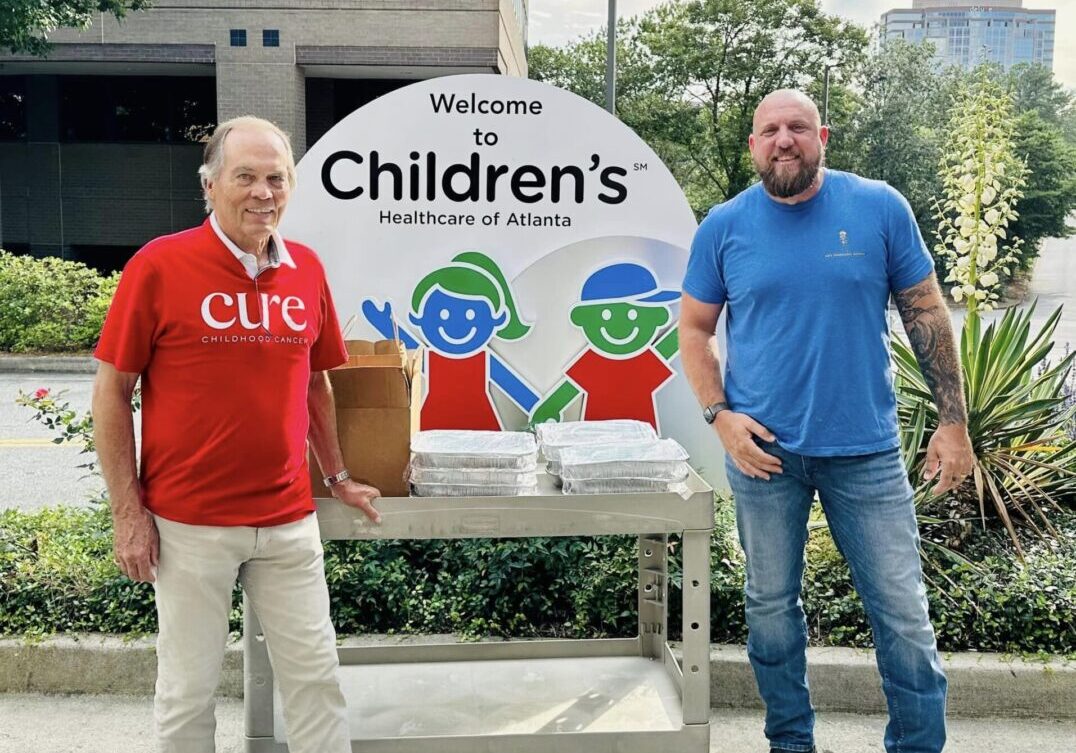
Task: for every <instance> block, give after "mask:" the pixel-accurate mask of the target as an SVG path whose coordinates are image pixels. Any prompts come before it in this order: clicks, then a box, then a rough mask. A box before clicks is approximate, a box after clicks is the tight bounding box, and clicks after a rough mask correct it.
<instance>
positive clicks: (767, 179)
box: [758, 154, 823, 199]
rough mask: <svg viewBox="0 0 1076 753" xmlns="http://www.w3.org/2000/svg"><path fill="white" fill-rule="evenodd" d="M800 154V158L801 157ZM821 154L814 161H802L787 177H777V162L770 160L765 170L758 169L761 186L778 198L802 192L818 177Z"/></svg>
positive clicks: (821, 159) (786, 197) (789, 196)
mask: <svg viewBox="0 0 1076 753" xmlns="http://www.w3.org/2000/svg"><path fill="white" fill-rule="evenodd" d="M802 158H803V157H802V155H801V156H800V159H802ZM822 161H823V156H822V155H821V154H819V156H818V159H816V160H815V161H814V162H803V163H802V167H800V169H799V170H797V171H796V172H795V173H793V174H792V175H790V176H788V177H784V178H782V177H779V176H778V174H777V163H776V162H771V163H770V166H769V167H767V168H766V169H765V170H760V171H759V173H758V177H760V178H761V179H762V186H763V187H764V188H765V189H766V193H768V194H770V195H771V196H776V197H777V198H779V199H788V198H791V197H793V196H796V195H798V194H801V193H803V192H804V191H806V190H807V189H808V188H810V187H811V185H812V184H813V183H814V182H815V179H816V178H818V170H819V168H821V167H822Z"/></svg>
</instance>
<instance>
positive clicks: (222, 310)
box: [202, 293, 306, 332]
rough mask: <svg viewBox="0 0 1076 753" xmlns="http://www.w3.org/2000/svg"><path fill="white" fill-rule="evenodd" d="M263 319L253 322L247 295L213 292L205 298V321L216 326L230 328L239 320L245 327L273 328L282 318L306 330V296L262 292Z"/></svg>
mask: <svg viewBox="0 0 1076 753" xmlns="http://www.w3.org/2000/svg"><path fill="white" fill-rule="evenodd" d="M259 297H260V299H261V310H260V312H259V315H260V318H259V319H258V321H251V319H250V310H249V309H248V307H247V294H246V293H236V294H235V295H231V294H230V293H210V294H209V295H207V296H206V297H205V298H203V299H202V321H204V322H205V323H206V324H207V325H209V326H210V327H212V328H213V329H228V328H230V327H232V326H234V325H235V323H236V321H238V322H239V324H240V326H242V327H243V329H258V328H259V327H265V328H266V329H271V328H272V324H273V322H274V321H275V320H276V319H277V317H279V319H280V320H281V321H283V322H284V324H286V325H287V326H288V329H290V330H293V331H295V332H302V331H303V330H305V329H306V316H305V315H303V312H305V311H306V304H305V303H304V302H303V299H302V298H299V297H298V296H294V295H289V296H285V297H284V298H281V297H280V296H279V295H269V294H268V293H262V294H261V295H260V296H259Z"/></svg>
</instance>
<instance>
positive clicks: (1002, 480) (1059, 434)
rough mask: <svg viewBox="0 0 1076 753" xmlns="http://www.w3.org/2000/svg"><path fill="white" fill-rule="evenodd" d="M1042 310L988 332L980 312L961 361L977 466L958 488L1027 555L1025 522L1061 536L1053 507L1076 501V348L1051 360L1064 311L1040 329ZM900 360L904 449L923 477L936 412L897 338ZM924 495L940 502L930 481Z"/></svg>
mask: <svg viewBox="0 0 1076 753" xmlns="http://www.w3.org/2000/svg"><path fill="white" fill-rule="evenodd" d="M1034 308H1035V307H1034V306H1031V307H1030V308H1029V309H1027V310H1017V309H1015V308H1013V309H1009V310H1008V311H1006V312H1005V315H1004V316H1003V317H1002V318H1001V319H1000V320H999V321H996V322H993V323H992V324H990V325H989V326H987V327H986V329H985V330H983V329H982V326H981V322H980V320H979V317H978V316H977V315H975V314H974V313H972V314H969V316H968V319H967V320H966V322H965V326H964V328H963V330H962V336H961V342H960V359H961V363H962V366H963V371H964V395H965V398H966V400H967V404H968V434H969V435H970V436H971V441H972V447H973V448H974V450H975V457H976V463H975V468H974V470H973V472H972V477H971V478H970V479H969V481H968V482H966V483H965V485H964V486H962V487H961V488H959V489H957V490H954V492H951V493H953V494H956V495H958V498H960V499H961V500H963V501H967V502H972V503H973V504H974V505H975V506H976V507H977V512H978V517H979V518H980V519H981V520H982V521H983V522H984V523H985V521H986V518H987V517H988V515H989V516H996V517H997V518H998V519H999V520H1000V521H1001V522H1002V524H1004V526H1005V528H1006V530H1007V531H1008V532H1009V536H1010V537H1011V538H1012V540H1013V544H1014V545H1015V547H1016V549H1017V551H1018V552H1019V553H1020V554H1021V556H1023V549H1022V547H1021V545H1020V540H1019V536H1018V535H1017V526H1023V527H1026V528H1028V529H1030V530H1031V531H1034V532H1035V533H1037V534H1039V535H1040V536H1043V537H1048V536H1050V535H1051V534H1054V533H1056V531H1055V530H1054V527H1053V525H1052V524H1051V523H1050V516H1049V512H1050V510H1051V509H1060V507H1061V506H1062V505H1067V506H1069V507H1072V506H1073V505H1076V441H1074V440H1073V439H1072V438H1071V437H1069V436H1068V435H1067V433H1066V432H1065V426H1066V425H1067V424H1068V423H1069V422H1070V421H1071V420H1072V418H1073V414H1074V411H1076V408H1074V407H1073V406H1071V405H1068V404H1067V400H1066V393H1065V383H1066V380H1067V379H1068V377H1069V373H1070V371H1071V368H1072V361H1073V357H1074V356H1076V353H1073V354H1069V355H1067V356H1065V357H1063V358H1061V359H1060V360H1059V361H1058V362H1057V363H1056V364H1052V363H1050V362H1049V361H1048V360H1047V359H1048V356H1049V354H1050V351H1051V349H1052V348H1053V335H1054V330H1055V328H1056V326H1057V322H1058V320H1059V318H1060V317H1061V309H1060V308H1059V309H1058V310H1057V311H1055V312H1054V313H1053V314H1052V315H1051V316H1050V318H1049V319H1048V320H1047V321H1046V323H1045V324H1044V325H1043V327H1042V328H1041V329H1040V330H1039V331H1038V332H1037V333H1035V334H1032V333H1031V318H1032V314H1033V312H1034ZM893 357H894V361H895V363H896V369H897V375H896V387H897V411H898V414H899V417H900V421H901V425H902V426H903V427H905V428H904V432H903V435H902V445H903V449H904V451H905V459H906V462H907V464H908V467H909V473H910V475H911V478H912V479H916V480H918V479H920V478H921V475H922V467H923V462H924V460H925V457H926V439H927V438H928V437H929V435H930V434H931V433H932V432H933V430H934V429H935V428H936V427H937V425H938V415H937V410H936V408H935V406H934V401H933V397H932V396H931V393H930V389H929V388H928V387H927V384H926V382H925V380H924V379H923V375H922V373H921V372H920V370H919V364H918V362H917V361H916V358H915V354H914V353H913V352H912V350H911V348H910V347H909V346H908V344H907V343H905V342H904V341H902V340H900V339H897V338H894V341H893ZM916 496H917V500H918V502H919V503H920V507H921V508H922V509H923V510H925V511H929V510H930V509H931V506H932V504H933V503H934V502H936V500H935V499H934V498H933V497H932V495H931V492H930V486H929V485H928V484H923V485H921V486H920V487H919V488H918V489H917V490H916ZM938 522H940V521H938Z"/></svg>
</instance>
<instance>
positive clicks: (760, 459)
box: [714, 410, 781, 481]
mask: <svg viewBox="0 0 1076 753" xmlns="http://www.w3.org/2000/svg"><path fill="white" fill-rule="evenodd" d="M714 428H715V429H716V430H717V435H718V437H720V438H721V444H722V445H724V447H725V452H727V453H728V454H729V457H730V458H732V462H733V463H735V464H736V467H737V468H739V469H740V472H741V473H743V474H744V475H745V476H750V477H751V478H761V479H765V480H766V481H769V480H770V474H771V473H781V458H778V457H774V456H773V455H770V454H768V453H765V452H763V451H762V448H761V447H759V446H758V445H757V444H755V440H754V439H753V437H761V438H762V439H765V440H766V441H767V442H773V441H774V440H775V439H776V437H774V435H773V434H772V433H771V432H770V430H769V429H767V428H766V427H765V426H763V425H762V424H760V423H759V422H758V421H756V420H755V419H753V418H751V417H750V416H749V415H747V414H746V413H734V412H733V411H730V410H723V411H721V412H720V413H718V414H717V418H715V419H714Z"/></svg>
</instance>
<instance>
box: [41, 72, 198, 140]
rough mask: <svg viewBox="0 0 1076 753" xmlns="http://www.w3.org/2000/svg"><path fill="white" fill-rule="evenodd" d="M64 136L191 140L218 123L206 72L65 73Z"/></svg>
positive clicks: (62, 83) (62, 101) (62, 100)
mask: <svg viewBox="0 0 1076 753" xmlns="http://www.w3.org/2000/svg"><path fill="white" fill-rule="evenodd" d="M59 81H60V86H59V89H60V140H61V141H96V142H118V141H134V142H157V143H189V142H197V141H201V140H202V139H203V138H205V136H206V135H208V134H209V133H210V132H212V130H213V127H214V126H215V125H216V122H217V87H216V82H215V80H214V79H213V78H211V77H202V76H60V77H59Z"/></svg>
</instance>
